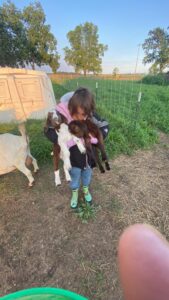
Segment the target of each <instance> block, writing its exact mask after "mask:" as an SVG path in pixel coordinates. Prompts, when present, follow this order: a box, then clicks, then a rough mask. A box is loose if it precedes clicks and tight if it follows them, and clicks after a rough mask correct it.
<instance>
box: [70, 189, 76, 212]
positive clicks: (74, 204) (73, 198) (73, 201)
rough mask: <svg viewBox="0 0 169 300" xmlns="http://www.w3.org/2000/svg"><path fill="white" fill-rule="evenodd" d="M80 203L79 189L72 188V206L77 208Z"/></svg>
mask: <svg viewBox="0 0 169 300" xmlns="http://www.w3.org/2000/svg"><path fill="white" fill-rule="evenodd" d="M77 205H78V189H77V190H72V198H71V200H70V207H71V208H77Z"/></svg>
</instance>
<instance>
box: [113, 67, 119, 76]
mask: <svg viewBox="0 0 169 300" xmlns="http://www.w3.org/2000/svg"><path fill="white" fill-rule="evenodd" d="M118 74H119V69H118V68H117V67H115V68H114V69H113V75H114V76H117V75H118Z"/></svg>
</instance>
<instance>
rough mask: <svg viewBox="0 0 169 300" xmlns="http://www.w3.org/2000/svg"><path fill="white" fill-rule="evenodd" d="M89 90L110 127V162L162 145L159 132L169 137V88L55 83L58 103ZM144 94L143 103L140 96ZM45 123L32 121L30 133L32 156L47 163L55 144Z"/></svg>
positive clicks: (8, 127) (2, 127)
mask: <svg viewBox="0 0 169 300" xmlns="http://www.w3.org/2000/svg"><path fill="white" fill-rule="evenodd" d="M77 83H78V86H85V87H88V88H90V89H91V90H92V92H93V93H94V94H95V98H96V104H97V111H98V112H99V114H100V115H101V116H102V117H104V118H106V119H107V120H108V121H109V123H110V132H109V136H108V138H107V140H106V147H107V150H108V153H109V156H110V158H113V157H116V156H117V155H119V154H121V153H123V154H129V155H130V154H132V153H133V151H135V150H137V149H140V148H143V149H148V148H150V147H151V145H153V144H154V143H156V142H157V141H158V134H157V132H158V130H161V131H163V132H165V133H169V117H168V116H169V87H166V86H164V87H163V86H157V85H146V84H142V83H138V82H135V81H119V80H118V81H112V80H99V81H97V84H98V88H97V89H96V80H95V79H92V78H91V79H89V78H87V79H85V78H79V79H73V80H68V81H65V82H64V84H63V85H59V84H56V83H53V89H54V93H55V97H56V99H57V100H58V99H59V98H60V97H61V96H62V95H63V94H64V93H66V92H68V91H71V90H75V89H76V88H77ZM140 91H141V93H142V96H141V101H140V102H138V95H139V92H140ZM44 123H45V121H35V120H30V121H28V122H27V130H28V133H29V136H30V143H31V149H32V153H33V154H34V155H35V156H36V157H37V158H38V159H39V161H42V162H45V161H48V160H49V159H50V151H51V144H50V143H49V142H48V141H47V139H46V138H45V137H44V134H43V126H44ZM6 131H8V132H9V131H12V132H17V129H16V126H15V125H12V124H10V125H6V124H4V125H0V132H1V133H2V132H6Z"/></svg>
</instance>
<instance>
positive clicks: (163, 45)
mask: <svg viewBox="0 0 169 300" xmlns="http://www.w3.org/2000/svg"><path fill="white" fill-rule="evenodd" d="M148 36H149V37H148V38H147V39H146V40H145V42H144V44H143V49H144V52H145V57H144V60H143V62H144V63H145V64H146V63H153V66H154V68H155V69H156V70H158V69H159V72H160V73H161V72H163V70H164V69H165V68H166V67H167V66H168V65H169V35H168V33H167V32H166V31H165V30H164V29H161V28H159V27H158V28H155V29H154V30H150V31H149V34H148Z"/></svg>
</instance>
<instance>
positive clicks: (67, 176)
mask: <svg viewBox="0 0 169 300" xmlns="http://www.w3.org/2000/svg"><path fill="white" fill-rule="evenodd" d="M63 169H64V172H65V177H66V181H71V177H70V174H69V170H68V169H67V168H65V167H63Z"/></svg>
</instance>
